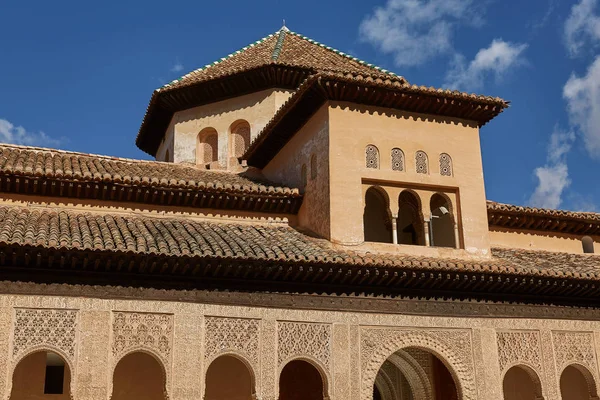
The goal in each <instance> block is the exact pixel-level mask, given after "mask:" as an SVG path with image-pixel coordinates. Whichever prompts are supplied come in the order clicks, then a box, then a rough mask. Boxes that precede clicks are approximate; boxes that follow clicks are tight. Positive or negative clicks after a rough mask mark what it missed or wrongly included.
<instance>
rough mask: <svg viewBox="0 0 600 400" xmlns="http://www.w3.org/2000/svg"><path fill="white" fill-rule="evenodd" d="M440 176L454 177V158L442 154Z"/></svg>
mask: <svg viewBox="0 0 600 400" xmlns="http://www.w3.org/2000/svg"><path fill="white" fill-rule="evenodd" d="M440 175H442V176H452V158H450V156H449V155H448V154H446V153H442V154H440Z"/></svg>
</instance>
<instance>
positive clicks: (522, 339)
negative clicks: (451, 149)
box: [496, 331, 542, 376]
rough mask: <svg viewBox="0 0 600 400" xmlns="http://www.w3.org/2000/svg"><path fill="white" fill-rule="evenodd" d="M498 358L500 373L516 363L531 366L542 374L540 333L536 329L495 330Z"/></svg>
mask: <svg viewBox="0 0 600 400" xmlns="http://www.w3.org/2000/svg"><path fill="white" fill-rule="evenodd" d="M496 337H497V343H498V360H499V363H500V372H501V373H502V375H504V373H505V372H506V370H508V369H510V368H511V367H513V366H515V365H518V364H525V365H527V366H529V367H531V368H533V369H534V370H535V371H536V372H537V373H538V375H539V376H542V356H541V348H540V334H539V332H537V331H506V332H496Z"/></svg>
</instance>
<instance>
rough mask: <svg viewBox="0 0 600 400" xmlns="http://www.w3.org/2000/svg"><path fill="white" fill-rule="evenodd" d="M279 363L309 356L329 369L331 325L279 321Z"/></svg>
mask: <svg viewBox="0 0 600 400" xmlns="http://www.w3.org/2000/svg"><path fill="white" fill-rule="evenodd" d="M277 334H278V342H279V365H280V366H281V365H283V364H285V363H287V362H288V361H289V360H291V359H293V358H309V359H313V360H316V361H318V362H320V363H321V365H322V366H323V367H325V368H326V369H327V370H329V367H330V361H331V325H330V324H319V323H305V322H291V321H279V323H278V329H277Z"/></svg>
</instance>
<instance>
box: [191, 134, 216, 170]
mask: <svg viewBox="0 0 600 400" xmlns="http://www.w3.org/2000/svg"><path fill="white" fill-rule="evenodd" d="M215 161H219V135H218V134H217V131H216V130H214V129H213V128H206V129H203V130H202V131H201V132H200V133H199V134H198V144H197V147H196V164H198V165H205V166H206V165H207V164H210V163H212V162H215Z"/></svg>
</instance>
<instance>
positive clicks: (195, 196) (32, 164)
mask: <svg viewBox="0 0 600 400" xmlns="http://www.w3.org/2000/svg"><path fill="white" fill-rule="evenodd" d="M255 175H257V174H255ZM0 178H1V179H0V191H3V192H19V193H26V194H37V195H40V194H42V195H44V194H46V195H57V196H66V197H83V198H97V199H103V200H118V201H139V202H150V203H163V204H165V203H166V204H170V205H196V206H198V207H202V206H204V207H214V208H219V204H218V202H217V200H218V199H216V198H215V195H220V196H224V197H227V198H228V199H229V200H231V201H234V200H233V198H236V199H237V202H238V204H235V205H234V206H232V208H241V209H244V208H248V207H249V208H250V209H255V208H253V207H254V206H250V204H249V203H248V202H247V201H246V202H244V201H242V200H243V199H246V200H249V199H252V198H254V199H256V200H260V202H261V204H262V205H265V204H267V203H269V202H270V205H269V206H267V207H266V208H262V205H261V208H260V210H262V211H276V212H282V211H283V212H295V211H296V210H297V208H298V207H299V206H300V202H301V195H300V193H299V191H298V189H293V188H287V187H280V186H277V185H274V184H272V183H270V182H268V181H267V180H266V179H262V178H260V176H250V175H248V174H233V173H225V172H213V171H208V170H203V169H199V168H196V167H195V166H190V165H185V164H174V163H166V162H157V161H143V160H132V159H124V158H115V157H107V156H99V155H92V154H85V153H76V152H67V151H60V150H52V149H43V148H35V147H27V146H15V145H5V144H0ZM57 182H58V183H59V184H58V185H56V184H55V183H57ZM49 183H50V184H49ZM53 183H54V184H53ZM65 184H66V185H65ZM217 197H218V196H217ZM161 198H162V201H161ZM205 198H210V199H212V201H213V202H212V203H210V204H208V203H206V202H203V199H205ZM153 199H154V200H153ZM185 199H187V200H185ZM182 201H183V202H185V201H187V202H189V204H183V203H181V202H182ZM192 203H194V204H192ZM255 205H256V204H255ZM271 206H273V207H271Z"/></svg>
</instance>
